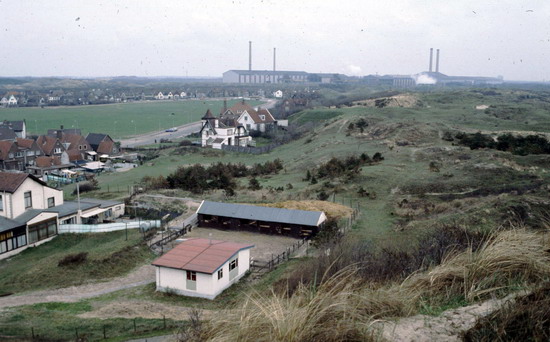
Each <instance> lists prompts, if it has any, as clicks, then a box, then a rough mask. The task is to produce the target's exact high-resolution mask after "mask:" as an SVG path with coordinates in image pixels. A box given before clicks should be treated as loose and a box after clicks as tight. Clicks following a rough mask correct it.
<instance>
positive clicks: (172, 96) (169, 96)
mask: <svg viewBox="0 0 550 342" xmlns="http://www.w3.org/2000/svg"><path fill="white" fill-rule="evenodd" d="M166 98H167V99H168V100H172V99H173V98H174V94H172V92H169V93H168V95H166Z"/></svg>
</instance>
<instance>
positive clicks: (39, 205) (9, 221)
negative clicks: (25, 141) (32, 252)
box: [0, 172, 63, 259]
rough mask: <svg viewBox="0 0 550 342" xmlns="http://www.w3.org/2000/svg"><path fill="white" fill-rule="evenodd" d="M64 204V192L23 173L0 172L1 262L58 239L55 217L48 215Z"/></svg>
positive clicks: (56, 217) (56, 216)
mask: <svg viewBox="0 0 550 342" xmlns="http://www.w3.org/2000/svg"><path fill="white" fill-rule="evenodd" d="M58 204H63V191H61V190H56V189H53V188H50V187H49V186H47V184H46V183H44V182H42V181H41V180H39V179H38V178H36V177H34V176H32V175H29V174H26V173H9V172H0V259H3V258H6V257H9V256H11V255H13V254H16V253H19V252H20V251H22V250H23V249H25V248H26V247H28V246H29V245H38V244H41V243H44V242H46V241H49V240H51V239H52V238H53V237H54V236H56V235H57V227H58V215H57V213H53V212H47V211H46V210H47V209H48V208H52V207H54V206H56V205H58Z"/></svg>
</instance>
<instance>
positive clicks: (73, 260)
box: [57, 252, 88, 267]
mask: <svg viewBox="0 0 550 342" xmlns="http://www.w3.org/2000/svg"><path fill="white" fill-rule="evenodd" d="M87 260H88V253H87V252H82V253H78V254H68V255H66V256H65V257H63V259H61V260H59V262H58V263H57V266H59V267H64V266H72V265H80V264H82V263H84V262H86V261H87Z"/></svg>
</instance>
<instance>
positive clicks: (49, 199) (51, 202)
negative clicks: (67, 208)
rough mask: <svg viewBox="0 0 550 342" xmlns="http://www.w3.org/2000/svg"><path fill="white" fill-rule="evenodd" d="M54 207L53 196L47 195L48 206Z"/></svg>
mask: <svg viewBox="0 0 550 342" xmlns="http://www.w3.org/2000/svg"><path fill="white" fill-rule="evenodd" d="M51 207H55V197H48V208H51Z"/></svg>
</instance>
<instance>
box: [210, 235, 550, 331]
mask: <svg viewBox="0 0 550 342" xmlns="http://www.w3.org/2000/svg"><path fill="white" fill-rule="evenodd" d="M549 248H550V241H549V240H548V233H535V232H531V231H527V230H524V229H518V230H512V231H503V232H499V233H495V234H494V235H493V236H491V237H489V238H488V240H487V241H486V242H485V243H483V244H482V245H481V246H480V248H479V249H478V250H474V249H472V248H468V249H466V250H465V251H462V252H455V253H450V254H449V255H447V256H446V257H445V258H444V259H443V261H442V262H441V264H439V265H437V266H433V267H431V268H429V269H428V270H425V271H418V272H416V273H413V274H412V275H410V276H409V277H407V278H406V279H404V280H390V281H386V282H380V281H378V280H377V281H372V282H368V281H365V279H364V278H363V276H361V275H360V274H361V272H362V270H361V268H362V267H363V265H361V264H352V265H348V266H345V267H342V268H341V269H340V270H338V271H336V272H330V269H331V268H332V267H338V265H337V264H336V262H333V263H332V264H331V265H329V268H328V270H329V271H328V272H325V273H324V274H316V275H315V276H314V277H315V278H317V276H318V277H319V279H321V280H320V281H317V279H314V281H311V282H309V283H305V282H299V283H298V285H297V286H296V288H295V289H294V291H293V292H292V293H290V292H289V291H287V292H282V293H281V292H277V291H272V292H270V293H267V294H261V293H255V294H253V295H250V296H249V297H248V298H247V300H246V301H245V302H244V304H243V305H242V306H241V307H239V308H237V309H235V310H232V311H229V312H224V313H223V314H220V315H217V316H214V317H213V319H212V320H211V321H210V322H209V324H208V326H207V328H206V332H205V335H204V336H203V338H204V339H208V340H212V341H368V340H376V339H377V336H378V335H377V333H376V331H373V330H372V329H371V326H372V323H373V322H375V321H376V320H378V319H388V318H392V317H402V316H408V315H411V314H414V313H416V312H418V310H419V309H420V308H421V307H422V306H423V305H425V303H426V301H427V300H428V301H430V304H431V305H438V304H440V305H441V304H442V303H444V302H448V301H449V299H450V298H455V297H456V296H464V298H466V299H467V300H468V301H470V302H472V301H476V300H482V299H485V298H488V297H491V296H500V295H505V294H507V293H510V292H511V291H513V290H515V289H516V288H517V287H527V286H530V285H533V284H536V283H538V282H540V281H544V280H547V279H550V253H549V252H548V249H549ZM331 253H335V250H333V251H332V252H331ZM336 259H338V258H336Z"/></svg>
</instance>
